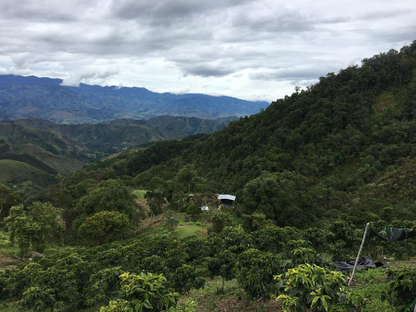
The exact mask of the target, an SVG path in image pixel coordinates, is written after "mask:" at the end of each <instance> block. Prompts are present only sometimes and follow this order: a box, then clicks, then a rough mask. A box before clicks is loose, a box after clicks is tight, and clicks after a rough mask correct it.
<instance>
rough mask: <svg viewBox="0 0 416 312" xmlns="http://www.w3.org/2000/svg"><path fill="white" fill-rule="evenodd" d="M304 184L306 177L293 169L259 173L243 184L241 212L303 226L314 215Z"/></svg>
mask: <svg viewBox="0 0 416 312" xmlns="http://www.w3.org/2000/svg"><path fill="white" fill-rule="evenodd" d="M306 185H307V181H306V179H305V178H304V177H303V176H301V175H300V174H296V173H294V172H289V171H284V172H282V173H273V174H271V173H270V174H264V175H261V176H259V177H258V178H256V179H253V180H251V181H250V182H248V183H247V184H246V185H245V187H244V189H243V192H242V201H243V202H244V206H243V211H245V212H247V213H249V214H252V213H254V212H256V213H263V214H264V215H265V216H266V217H267V218H268V219H272V220H274V221H275V222H276V224H277V225H279V226H288V225H294V226H296V227H298V228H303V227H306V226H307V225H308V224H310V223H311V222H312V221H313V220H314V217H315V216H316V208H315V207H314V205H313V200H312V198H311V196H310V195H309V192H308V189H307V188H306Z"/></svg>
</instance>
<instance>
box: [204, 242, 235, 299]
mask: <svg viewBox="0 0 416 312" xmlns="http://www.w3.org/2000/svg"><path fill="white" fill-rule="evenodd" d="M235 264H236V257H235V255H234V254H233V253H232V252H231V251H229V250H224V251H222V252H219V253H218V254H216V255H214V256H213V257H210V258H208V259H207V268H208V271H209V272H210V274H211V278H213V277H214V276H221V277H222V289H221V291H222V292H224V284H225V281H226V280H227V281H229V280H231V279H232V278H234V277H235V269H234V267H235Z"/></svg>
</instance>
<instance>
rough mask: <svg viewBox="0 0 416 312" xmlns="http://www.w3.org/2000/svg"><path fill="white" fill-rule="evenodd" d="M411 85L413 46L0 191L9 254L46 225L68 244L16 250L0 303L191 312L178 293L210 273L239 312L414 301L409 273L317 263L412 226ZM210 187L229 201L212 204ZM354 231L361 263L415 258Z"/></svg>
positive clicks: (398, 307)
mask: <svg viewBox="0 0 416 312" xmlns="http://www.w3.org/2000/svg"><path fill="white" fill-rule="evenodd" d="M415 90H416V42H414V43H413V44H412V45H411V46H409V47H403V48H402V49H401V51H400V52H397V51H394V50H391V51H389V52H388V53H383V54H380V55H376V56H374V57H373V58H371V59H365V60H363V63H362V66H361V67H358V66H353V67H349V68H347V69H344V70H341V71H340V72H339V73H338V74H333V73H330V74H328V75H327V76H326V77H321V78H320V81H319V83H317V84H315V85H313V86H310V87H308V88H307V89H306V90H302V91H301V90H300V89H299V88H297V89H296V92H295V93H294V94H292V95H291V96H287V97H285V98H284V99H281V100H277V101H276V102H273V103H272V105H270V106H269V107H268V108H267V109H265V110H264V111H262V112H260V113H259V114H256V115H253V116H250V117H244V118H241V119H240V120H239V121H234V122H232V123H231V124H230V125H229V126H227V127H225V128H223V129H222V130H221V131H219V132H217V133H215V134H212V135H194V136H191V137H187V138H184V139H182V140H180V141H167V142H159V143H155V144H153V145H151V146H148V147H146V148H143V149H139V150H132V151H126V152H122V153H119V154H117V155H115V156H114V157H111V158H108V159H106V160H103V161H99V162H96V163H94V164H91V165H89V166H86V167H85V168H84V169H82V170H79V171H77V172H75V173H73V174H72V175H71V176H70V177H65V178H62V179H60V183H58V184H56V185H52V186H50V187H48V188H46V189H45V190H44V192H43V193H42V194H41V195H39V198H40V199H42V202H33V203H30V204H28V205H26V206H24V205H23V204H20V205H19V199H18V198H14V197H13V196H12V199H6V200H2V202H5V203H7V205H9V206H10V205H12V206H11V208H10V212H9V215H8V217H7V218H6V222H5V225H6V228H7V230H8V235H9V237H10V240H11V241H15V242H16V243H17V244H18V246H19V249H20V253H21V256H24V254H27V253H28V252H29V251H31V250H38V251H46V248H45V247H46V245H47V244H50V243H52V238H55V237H61V236H60V235H61V234H62V235H63V237H64V240H65V243H66V244H68V245H71V244H72V245H77V246H78V247H73V249H71V250H62V251H58V252H54V253H49V254H47V256H46V257H39V256H38V257H36V256H35V257H31V260H25V259H27V258H24V257H22V260H21V261H22V262H21V263H20V264H19V265H18V266H17V267H16V268H11V269H7V270H5V272H3V273H0V299H1V300H4V301H6V302H8V300H15V301H18V302H19V303H18V304H19V305H20V306H22V308H25V309H36V310H37V311H42V310H44V311H48V310H49V311H51V310H59V309H67V310H69V309H72V310H81V309H86V308H91V309H93V310H94V309H95V311H97V310H99V309H101V311H124V310H132V311H193V310H194V309H195V310H198V309H199V308H198V305H196V306H195V305H194V304H193V303H187V304H186V303H185V302H184V301H180V300H179V296H180V295H182V296H183V297H188V298H193V297H192V296H193V294H195V290H194V289H201V288H203V287H204V285H210V286H209V287H212V284H210V282H209V281H207V277H211V278H217V279H219V280H220V281H219V283H220V284H221V287H216V288H217V290H216V293H217V294H218V296H222V294H224V293H227V292H228V293H229V292H230V291H232V295H233V296H234V297H233V298H235V299H240V300H242V301H243V302H245V303H244V305H245V307H247V306H249V305H250V304H252V303H253V302H256V303H257V308H258V306H259V305H261V307H264V308H265V309H266V308H267V305H268V304H269V303H270V302H273V304H274V305H275V306H274V307H276V306H278V307H279V309H283V310H285V311H307V310H311V309H312V310H314V311H354V310H357V309H360V310H361V311H368V312H370V311H374V312H375V311H383V310H384V311H404V310H405V309H407V308H409V307H411V306H412V304H414V302H415V301H414V300H415V299H416V293H415V285H414V280H415V279H416V277H415V272H414V269H413V268H392V269H387V270H384V271H383V270H382V271H380V272H381V273H367V274H365V273H364V274H362V275H361V276H360V274H358V277H357V282H356V284H355V285H353V288H348V287H346V280H347V276H345V275H344V274H343V273H340V272H335V271H334V267H333V265H332V264H331V261H336V260H348V259H350V258H354V257H355V256H356V252H357V249H358V247H359V244H360V241H361V238H362V235H363V229H364V225H365V224H366V223H367V222H370V226H371V227H372V228H373V229H375V230H377V231H381V232H382V231H383V230H385V229H387V227H388V226H389V225H392V226H393V227H396V228H406V229H409V230H410V229H415V227H416V223H415V221H414V220H415V219H416V214H415V211H416V210H415V208H416V207H415V202H416V195H415V194H416V189H415V187H414V183H413V182H414V179H415V178H416V171H415V162H416V160H415V156H416V153H415V151H416V145H415V144H416V142H415V141H414V137H415V134H416V127H415V125H416V123H415V117H416V114H415V113H414V106H415V104H416V102H415V98H416V93H415V92H416V91H415ZM217 192H221V193H231V194H235V195H237V202H236V203H234V204H233V206H231V207H225V206H224V205H221V204H220V202H218V201H217V199H216V196H215V194H216V193H217ZM4 194H9V195H10V194H13V193H12V192H11V191H10V190H8V189H4ZM8 198H9V197H8ZM16 201H17V202H16ZM48 201H49V202H50V203H47V202H48ZM16 204H18V205H16ZM203 206H204V207H205V206H207V207H209V210H207V211H206V210H204V211H202V210H201V207H203ZM55 207H59V209H58V208H55ZM190 222H192V224H191V223H190ZM64 225H66V227H64ZM178 226H179V227H178ZM182 226H184V228H183V227H182ZM64 229H65V231H63V230H64ZM56 233H58V234H59V235H58V236H56ZM194 234H196V235H194ZM199 234H200V235H199ZM366 241H367V244H365V245H364V249H363V255H365V256H371V257H372V258H374V259H383V258H385V257H386V258H394V259H396V261H397V260H402V261H403V260H409V259H411V258H412V257H415V256H416V248H415V247H416V246H415V241H414V240H410V239H409V240H406V241H401V242H399V241H398V242H385V241H382V240H379V239H378V238H377V237H375V236H374V235H373V234H371V233H370V234H369V236H368V237H366ZM94 245H95V246H94ZM230 285H233V286H230ZM230 288H231V289H232V290H230ZM200 292H201V291H199V293H200ZM209 294H210V296H211V295H212V292H210V293H209ZM276 299H277V300H278V303H276ZM383 299H385V300H384V301H383ZM180 303H184V306H180ZM211 306H216V305H212V304H211ZM245 307H242V310H243V309H245ZM257 308H256V309H257ZM377 309H378V310H377ZM252 310H254V309H252ZM260 310H261V309H260Z"/></svg>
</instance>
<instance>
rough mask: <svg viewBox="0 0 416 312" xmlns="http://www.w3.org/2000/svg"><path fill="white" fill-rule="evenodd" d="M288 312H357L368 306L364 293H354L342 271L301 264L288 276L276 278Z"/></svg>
mask: <svg viewBox="0 0 416 312" xmlns="http://www.w3.org/2000/svg"><path fill="white" fill-rule="evenodd" d="M275 279H276V280H278V281H279V282H278V287H280V288H281V289H282V290H281V294H280V295H279V296H278V297H277V298H276V300H282V302H283V309H284V311H290V312H296V311H299V312H301V311H305V310H306V309H312V310H313V311H317V312H318V311H339V310H340V309H341V308H343V310H342V311H345V310H347V311H356V310H357V308H358V307H359V306H360V305H362V304H363V303H364V297H363V295H362V294H360V293H351V292H350V291H349V290H348V288H347V284H346V282H345V280H344V277H343V276H342V273H341V272H335V271H328V270H325V269H324V268H322V267H319V266H317V265H310V264H301V265H299V266H298V267H296V268H293V269H289V270H288V271H287V272H286V273H285V274H284V275H276V276H275Z"/></svg>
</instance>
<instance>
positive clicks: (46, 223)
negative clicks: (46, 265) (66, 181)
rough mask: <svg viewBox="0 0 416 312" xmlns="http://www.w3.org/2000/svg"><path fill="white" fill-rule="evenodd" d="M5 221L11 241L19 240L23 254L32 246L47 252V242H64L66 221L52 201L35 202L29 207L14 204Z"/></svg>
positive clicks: (39, 250)
mask: <svg viewBox="0 0 416 312" xmlns="http://www.w3.org/2000/svg"><path fill="white" fill-rule="evenodd" d="M5 221H6V226H7V228H8V230H9V233H10V241H11V242H12V243H14V242H15V241H17V244H18V246H19V249H20V253H21V254H22V255H24V254H25V253H26V252H27V251H28V250H29V249H30V248H33V249H34V250H35V251H38V252H45V247H46V244H47V243H53V242H55V243H62V238H63V233H64V230H65V223H64V221H63V220H62V218H61V214H60V211H59V210H58V208H56V207H54V206H52V205H51V204H50V203H41V202H34V203H33V205H32V206H29V207H27V209H25V207H24V206H23V204H20V205H18V206H13V207H11V208H10V213H9V216H8V217H7V218H6V219H5Z"/></svg>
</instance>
